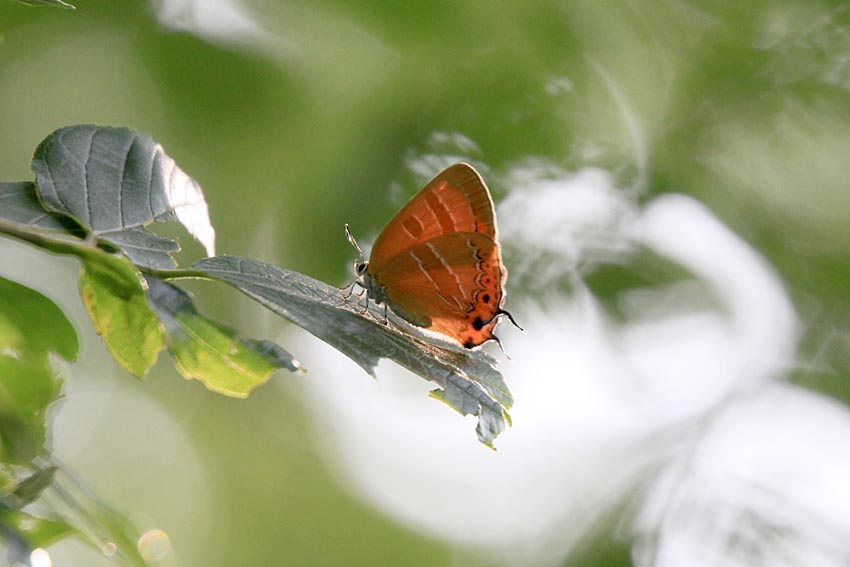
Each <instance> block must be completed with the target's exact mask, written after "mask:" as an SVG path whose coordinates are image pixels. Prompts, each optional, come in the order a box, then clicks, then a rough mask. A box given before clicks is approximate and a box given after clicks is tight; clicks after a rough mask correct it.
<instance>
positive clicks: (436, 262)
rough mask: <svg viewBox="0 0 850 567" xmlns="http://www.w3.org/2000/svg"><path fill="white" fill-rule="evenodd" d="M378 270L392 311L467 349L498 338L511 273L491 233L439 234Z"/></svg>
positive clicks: (405, 251)
mask: <svg viewBox="0 0 850 567" xmlns="http://www.w3.org/2000/svg"><path fill="white" fill-rule="evenodd" d="M373 275H374V277H375V278H376V279H377V280H378V281H379V282H380V283H381V284H382V285H383V286H384V287H385V292H386V296H387V299H388V301H389V303H390V307H392V309H393V311H395V312H396V313H398V314H399V315H400V316H401V317H403V318H404V319H406V320H408V321H410V322H411V323H413V324H415V325H418V326H421V327H426V328H428V329H429V330H432V331H435V332H438V333H442V334H444V335H447V336H450V337H452V338H454V339H456V340H457V341H458V342H460V343H461V344H462V345H464V346H466V347H468V348H469V347H473V346H477V345H480V344H481V343H483V342H485V341H487V340H490V339H492V338H493V328H494V327H495V326H496V323H497V320H496V319H497V315H498V314H499V313H501V312H502V310H501V307H502V303H503V295H504V288H503V286H504V281H505V278H506V276H507V273H506V270H505V268H504V266H503V265H502V261H501V257H500V253H499V246H498V244H497V243H496V242H495V241H494V240H492V239H491V238H490V237H488V236H485V235H483V234H480V233H476V232H455V233H450V234H444V235H440V236H437V237H434V238H431V239H429V240H427V241H425V242H420V243H418V244H415V245H413V246H411V247H409V248H407V249H406V250H404V251H402V252H400V253H399V254H397V255H396V256H394V257H393V259H392V260H390V262H389V263H388V264H387V265H386V267H385V269H384V270H383V271H382V272H377V271H376V272H374V274H373Z"/></svg>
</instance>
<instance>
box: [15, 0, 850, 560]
mask: <svg viewBox="0 0 850 567" xmlns="http://www.w3.org/2000/svg"><path fill="white" fill-rule="evenodd" d="M75 4H76V7H77V9H76V10H75V11H70V10H62V9H57V8H47V7H32V6H26V5H23V4H20V3H17V2H13V1H11V0H0V131H1V132H2V134H3V135H2V137H0V179H3V180H8V181H13V180H27V179H31V178H32V175H31V173H30V171H29V162H30V158H31V156H32V152H33V150H34V148H35V147H36V145H37V144H38V143H39V142H40V141H41V140H42V139H43V138H44V137H45V136H46V135H47V134H48V133H50V132H51V131H53V130H54V129H56V128H58V127H60V126H64V125H68V124H75V123H97V124H108V125H116V126H128V127H130V128H133V129H136V130H139V131H142V132H146V133H148V134H150V135H151V136H153V137H154V139H155V140H157V141H158V142H160V143H161V144H162V145H163V147H164V148H165V150H166V151H167V153H168V154H169V155H170V156H172V157H173V158H174V159H175V160H176V161H177V163H178V164H179V165H180V166H181V167H182V168H183V169H184V170H185V171H186V172H188V173H189V174H190V175H191V176H193V177H194V178H195V179H197V180H198V181H199V182H200V184H201V185H202V187H203V188H204V191H205V193H206V196H207V201H208V203H209V206H210V213H211V217H212V221H213V225H214V226H215V227H216V230H217V235H218V241H217V242H218V252H219V253H228V254H237V255H243V256H250V257H254V258H258V259H261V260H264V261H269V262H272V263H275V264H278V265H281V266H284V267H287V268H290V269H294V270H297V271H300V272H303V273H305V274H308V275H311V276H313V277H316V278H319V279H322V280H324V281H328V282H331V283H333V284H339V285H341V284H343V283H345V282H347V281H348V280H349V279H350V277H351V276H350V270H349V266H350V263H351V262H352V261H353V259H354V258H353V252H352V250H351V248H350V247H349V245H348V243H347V242H346V240H345V237H344V234H343V230H342V227H343V225H344V223H346V222H349V223H351V224H352V225H353V227H355V232H356V234H362V235H364V236H368V235H370V234H375V233H376V232H377V231H378V230H379V229H380V227H381V226H383V224H384V223H385V222H386V220H387V219H389V218H390V216H391V215H392V214H393V212H394V211H395V210H396V209H397V208H398V207H399V206H400V205H401V204H402V203H403V202H404V201H405V200H406V198H407V197H409V196H410V195H411V194H412V193H413V192H414V191H415V189H416V188H417V187H416V183H417V182H418V179H419V178H417V177H416V176H415V175H413V174H412V173H411V170H410V159H411V158H412V157H414V156H421V155H423V154H428V153H431V152H436V153H455V154H458V155H461V156H462V157H465V158H466V159H471V160H474V161H475V163H476V164H479V165H481V166H482V167H483V168H484V170H485V172H495V173H497V174H498V173H504V172H506V171H507V170H509V169H510V168H511V167H513V166H515V165H517V164H520V163H524V162H526V161H528V160H543V161H545V162H547V163H552V164H555V165H557V166H558V167H561V168H564V169H565V170H575V169H577V168H580V167H584V166H589V165H593V166H599V167H602V168H604V169H606V170H608V171H610V172H612V173H613V174H614V175H615V177H616V179H617V181H618V182H619V184H620V185H621V186H623V187H628V188H630V189H631V190H633V191H634V192H635V194H636V195H637V196H638V198H639V199H640V200H645V199H649V198H651V197H652V196H654V195H657V194H660V193H664V192H668V191H675V192H679V193H685V194H689V195H691V196H694V197H696V198H697V199H699V200H700V201H702V202H703V203H705V204H706V205H707V206H708V207H709V208H710V209H711V211H712V212H713V213H714V214H715V215H717V216H718V217H719V218H720V219H721V220H722V221H723V222H724V223H726V224H727V225H728V226H730V227H731V228H732V229H733V230H734V231H735V232H736V233H737V234H739V235H740V236H742V237H743V238H744V240H746V241H747V242H749V243H750V244H751V245H752V246H754V247H755V248H756V249H757V250H759V251H760V252H761V253H762V254H763V255H765V256H766V257H767V259H768V260H769V262H770V263H771V264H772V265H773V266H774V267H775V268H776V270H778V272H779V273H780V275H781V278H782V280H783V282H784V283H785V285H786V289H787V291H788V292H789V294H790V296H791V298H792V300H793V301H794V302H795V305H796V306H797V307H798V309H799V310H800V312H801V318H802V319H803V320H805V322H806V325H805V328H804V336H803V337H802V341H801V345H802V350H803V352H802V358H803V359H804V360H806V361H807V362H810V364H804V365H801V368H805V369H804V370H803V369H801V370H799V371H797V372H796V373H795V375H794V378H795V379H796V380H797V381H798V382H800V383H802V384H805V385H806V386H808V387H811V388H814V389H818V390H821V391H824V392H827V393H829V394H830V395H832V396H834V397H836V398H838V399H840V400H842V401H845V402H847V401H850V387H848V385H847V383H846V380H845V378H846V376H847V375H848V373H850V356H848V349H847V339H846V337H847V329H848V325H850V309H848V302H847V300H848V290H850V286H848V281H849V280H850V253H848V250H850V222H848V219H850V191H848V179H850V159H848V156H850V96H848V90H850V8H848V6H847V5H846V3H841V2H817V1H811V0H798V1H787V2H783V1H778V0H776V1H754V2H745V3H741V2H734V1H731V0H728V1H722V0H721V1H712V2H666V1H652V2H630V1H622V2H620V1H610V2H595V1H589V0H587V1H563V2H556V1H551V2H544V1H540V2H487V1H483V0H473V1H439V2H428V3H418V4H412V3H403V2H354V3H350V2H336V1H333V0H330V1H321V0H320V1H313V2H309V3H304V2H278V1H273V0H266V1H262V0H256V1H253V2H245V3H244V4H237V3H235V2H234V3H228V2H224V1H221V2H200V1H199V2H196V3H191V2H189V1H184V2H168V1H166V0H161V1H152V2H142V1H130V0H123V1H118V2H117V1H115V0H101V1H88V0H79V1H77V2H76V3H75ZM234 10H236V11H234ZM239 14H241V16H240V15H239ZM440 133H442V135H440ZM453 134H461V135H462V136H464V137H465V138H466V139H468V140H471V141H473V142H474V144H473V145H472V146H468V145H467V146H464V143H463V141H462V140H463V139H462V138H458V137H452V135H453ZM458 140H460V142H459V141H458ZM464 148H465V149H464ZM493 179H494V180H493V181H491V182H490V186H491V189H492V191H493V193H494V197H495V198H496V199H497V200H499V199H500V198H502V197H504V196H505V195H506V194H507V193H508V192H509V191H510V189H511V188H510V187H506V186H503V185H502V184H501V183H500V181H499V180H500V179H503V177H501V176H499V175H494V176H493ZM181 242H182V243H183V244H184V248H186V249H187V250H186V252H185V257H184V261H185V260H190V259H192V258H194V257H197V256H199V255H200V253H201V251H200V249H199V247H198V246H197V245H194V244H190V243H189V239H188V238H186V237H184V238H182V239H181ZM505 246H506V247H507V248H508V249H510V244H509V243H506V244H505ZM2 250H3V257H2V258H0V264H2V266H3V269H2V275H4V276H6V277H9V278H11V279H15V280H16V281H20V282H22V283H26V284H28V285H30V286H31V287H33V288H35V289H38V290H39V291H41V292H42V293H45V294H46V295H48V296H49V297H51V298H52V299H54V300H55V301H57V303H59V305H60V306H62V308H63V309H65V310H66V313H68V314H69V316H70V318H71V319H72V321H74V323H75V325H76V328H77V331H78V333H80V335H81V339H82V341H81V342H82V348H83V354H82V358H81V360H80V362H78V363H76V364H74V365H71V366H69V367H68V368H67V369H66V374H67V380H68V383H67V386H66V399H65V400H64V401H63V402H61V403H60V406H59V407H58V408H56V411H54V416H53V417H55V421H54V422H53V429H54V431H53V440H52V443H53V446H54V447H55V448H56V453H57V456H58V458H59V459H60V460H61V461H62V462H63V463H64V464H65V465H67V466H68V467H69V468H70V469H71V470H73V471H75V472H76V474H77V475H78V476H79V478H80V479H82V480H83V481H84V482H85V483H86V484H87V485H89V486H90V487H92V488H93V490H94V491H95V492H96V493H97V494H99V495H100V496H102V497H103V498H104V499H106V500H107V501H109V502H111V503H112V504H113V505H115V506H116V507H118V508H119V509H121V510H124V511H126V512H127V513H129V514H130V515H131V517H133V519H134V520H135V521H136V522H137V523H138V524H139V525H140V526H141V527H142V528H144V529H146V528H153V527H157V528H160V529H163V530H165V531H166V532H167V533H168V534H169V535H170V537H171V540H172V543H173V545H174V551H173V553H172V554H171V556H170V557H169V558H167V559H166V560H165V561H163V564H164V565H169V564H174V565H176V564H180V565H207V566H214V565H221V566H225V565H227V566H230V565H284V564H286V565H316V566H319V565H346V566H355V565H364V566H365V565H385V564H396V565H399V564H400V565H490V564H492V563H490V562H489V560H488V559H486V558H481V557H479V556H478V555H476V554H474V553H472V552H469V551H464V550H459V549H454V548H452V547H451V546H449V545H447V544H444V543H442V542H439V541H436V540H432V539H428V538H426V537H423V536H421V535H418V534H417V533H414V532H413V531H411V530H409V529H407V528H405V527H403V526H400V525H399V524H396V523H394V522H393V521H392V520H390V519H387V518H386V517H384V516H383V515H381V514H380V513H378V512H376V511H374V510H372V509H371V508H370V507H369V506H367V505H365V504H362V503H361V502H360V501H359V500H358V499H356V498H353V497H352V496H350V495H349V494H348V493H347V492H346V491H344V490H343V489H341V488H340V487H339V485H338V484H337V482H336V480H335V471H333V470H329V469H328V467H327V465H326V464H324V463H323V461H322V460H321V459H320V457H319V451H318V449H317V443H316V440H315V438H314V436H313V434H312V433H311V427H312V425H311V421H310V419H309V418H308V417H307V416H306V415H305V410H304V408H303V406H302V404H301V402H300V401H299V400H300V396H301V391H300V390H301V388H302V382H303V381H304V380H311V381H318V382H321V381H322V376H321V375H319V374H312V373H310V374H308V375H306V376H296V377H293V376H290V375H285V374H284V373H280V374H279V375H277V376H275V377H274V378H273V381H275V382H278V383H279V384H280V387H276V386H272V385H268V386H266V387H262V388H260V389H259V390H257V391H256V392H255V393H254V394H252V396H251V397H250V399H248V400H244V401H240V400H232V399H226V398H223V397H221V396H217V395H214V394H212V393H210V392H208V391H206V390H204V388H203V387H202V385H201V384H199V383H195V382H192V383H189V382H185V381H183V380H181V379H179V378H178V377H177V375H176V373H175V372H174V371H173V369H172V368H171V367H170V365H169V364H167V363H160V364H159V365H158V366H157V367H156V368H155V370H154V372H153V373H152V375H151V376H150V378H149V379H148V380H147V381H146V382H144V383H142V382H137V381H135V380H134V379H132V378H130V377H129V376H126V375H124V374H123V373H122V371H121V370H120V369H118V368H117V366H116V365H115V363H114V362H112V361H111V359H110V358H109V356H108V354H107V353H106V351H105V349H104V348H103V346H102V344H100V342H99V339H98V338H97V337H96V336H95V335H94V334H93V333H92V331H91V329H90V325H89V324H88V322H87V318H86V316H85V314H84V312H83V310H82V307H81V306H80V305H79V303H80V302H79V300H78V298H76V296H75V294H76V290H75V285H76V269H77V268H76V264H75V262H74V261H73V260H69V259H67V258H64V259H57V258H53V257H49V256H47V255H45V254H43V253H42V252H39V251H35V250H33V249H29V248H27V247H25V246H23V245H18V244H16V243H15V244H12V243H4V248H3V249H2ZM508 258H510V255H509V256H508ZM509 265H510V263H509ZM523 277H524V275H522V274H519V275H518V276H517V278H518V281H521V279H522V278H523ZM588 282H589V284H590V286H591V288H592V289H593V290H594V291H595V292H596V293H597V294H598V296H599V297H600V298H602V300H603V301H606V302H611V303H612V305H613V304H614V303H615V298H616V294H617V293H618V291H619V290H621V289H622V288H623V287H624V286H628V285H630V282H632V280H630V279H629V277H627V275H625V274H624V273H623V272H622V271H621V270H617V269H613V270H609V271H606V270H599V271H597V272H596V273H595V274H592V275H591V276H590V277H589V278H588ZM193 291H195V293H196V294H197V295H198V296H199V298H200V299H199V305H200V308H201V309H202V310H203V312H204V313H205V314H208V315H210V316H213V317H217V318H219V319H221V320H224V321H228V322H230V323H231V324H233V325H235V326H237V327H238V328H240V330H242V332H244V334H246V335H248V336H254V337H258V338H259V337H263V336H272V335H273V334H274V333H276V332H277V330H278V329H279V328H280V327H281V326H282V325H280V324H279V323H278V322H276V321H273V320H272V319H270V318H268V317H266V316H264V315H263V314H262V311H261V310H260V309H259V308H258V307H256V306H254V305H252V304H251V303H250V302H249V301H247V300H244V299H243V298H241V297H236V293H235V292H233V291H231V290H229V289H225V288H224V286H215V285H212V284H207V285H202V284H198V285H196V286H194V287H193ZM512 293H515V294H517V296H521V295H522V293H523V290H522V289H521V288H516V289H512ZM284 345H285V342H284ZM294 354H295V356H299V353H298V352H295V353H294ZM302 362H303V364H304V365H305V366H306V367H307V368H308V369H310V366H311V365H310V360H309V359H305V360H302ZM510 433H511V432H510V431H508V432H507V433H506V435H509V434H510ZM458 434H459V435H460V434H469V435H472V432H471V428H469V427H468V424H467V423H464V424H463V426H462V427H459V432H458ZM614 523H616V522H615V521H612V525H613V524H614ZM612 534H613V530H612V531H611V532H610V533H607V532H605V531H604V530H603V533H600V534H599V536H598V538H596V539H594V540H593V541H590V542H588V543H587V544H586V545H584V546H582V547H581V548H580V550H579V551H578V552H577V554H576V555H574V556H573V557H571V558H568V559H566V560H565V561H566V563H565V564H568V565H571V564H575V565H591V564H610V565H621V564H628V562H629V558H628V544H627V542H624V541H623V540H622V539H619V538H617V537H614V536H613V535H612ZM51 553H52V554H53V556H54V564H55V565H75V564H86V565H92V566H96V565H108V564H109V563H108V562H107V561H106V560H104V559H102V558H98V557H96V556H95V554H93V553H92V552H90V551H88V550H87V549H84V548H83V547H82V546H81V545H79V544H76V543H74V542H64V543H62V544H60V545H58V546H56V548H55V549H52V550H51ZM496 564H498V563H496Z"/></svg>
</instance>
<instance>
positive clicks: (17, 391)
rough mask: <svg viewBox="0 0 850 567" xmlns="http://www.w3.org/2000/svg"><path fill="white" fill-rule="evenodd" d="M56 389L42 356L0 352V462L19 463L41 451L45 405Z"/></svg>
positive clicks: (55, 380)
mask: <svg viewBox="0 0 850 567" xmlns="http://www.w3.org/2000/svg"><path fill="white" fill-rule="evenodd" d="M60 390H61V382H60V381H59V380H58V379H57V378H56V376H55V372H54V371H53V370H52V369H51V368H50V367H49V364H48V362H47V361H46V360H44V361H32V360H21V359H18V358H15V357H13V356H0V462H3V463H7V464H18V465H23V464H26V463H29V462H30V461H31V460H32V459H34V458H35V457H37V456H39V455H40V454H41V453H42V452H43V451H44V443H45V439H46V438H45V415H46V412H47V406H48V405H49V404H50V403H51V402H52V401H54V400H55V399H56V397H57V396H58V395H59V392H60Z"/></svg>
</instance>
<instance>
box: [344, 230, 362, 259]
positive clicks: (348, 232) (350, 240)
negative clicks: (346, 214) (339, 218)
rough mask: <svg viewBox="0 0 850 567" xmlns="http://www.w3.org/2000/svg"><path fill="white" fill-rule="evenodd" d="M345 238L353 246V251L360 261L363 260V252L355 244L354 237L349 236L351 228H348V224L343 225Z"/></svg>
mask: <svg viewBox="0 0 850 567" xmlns="http://www.w3.org/2000/svg"><path fill="white" fill-rule="evenodd" d="M345 236H346V237H347V238H348V241H349V242H350V243H351V245H352V246H354V249H355V250H357V254H358V255H359V256H360V259H361V260H362V259H363V250H361V249H360V245H359V244H357V240H355V239H354V235H353V234H351V228H349V226H348V223H345Z"/></svg>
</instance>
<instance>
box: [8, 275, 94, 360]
mask: <svg viewBox="0 0 850 567" xmlns="http://www.w3.org/2000/svg"><path fill="white" fill-rule="evenodd" d="M4 349H11V351H12V352H16V353H18V355H20V356H25V357H31V358H34V359H38V360H44V361H45V363H46V362H47V360H46V357H47V354H48V353H49V352H55V353H57V354H59V355H61V356H62V357H63V358H65V359H66V360H69V361H73V360H75V359H76V358H77V351H78V350H79V344H78V342H77V333H76V332H75V331H74V327H73V325H71V322H70V321H68V318H67V317H65V314H64V313H63V312H62V310H61V309H59V307H57V306H56V304H55V303H53V302H52V301H51V300H49V299H48V298H46V297H45V296H43V295H42V294H40V293H38V292H37V291H35V290H33V289H30V288H28V287H26V286H23V285H21V284H18V283H15V282H13V281H10V280H7V279H5V278H0V350H4Z"/></svg>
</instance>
